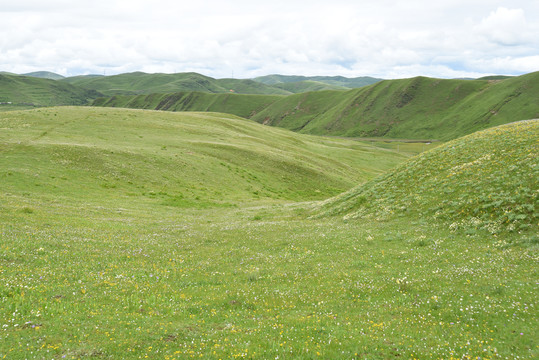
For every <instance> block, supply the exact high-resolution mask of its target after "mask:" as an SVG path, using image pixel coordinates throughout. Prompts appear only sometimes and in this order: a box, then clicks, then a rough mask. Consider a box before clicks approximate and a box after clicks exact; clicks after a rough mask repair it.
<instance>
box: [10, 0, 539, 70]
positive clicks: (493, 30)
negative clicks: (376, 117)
mask: <svg viewBox="0 0 539 360" xmlns="http://www.w3.org/2000/svg"><path fill="white" fill-rule="evenodd" d="M0 35H1V36H0V71H7V72H13V73H17V74H22V73H27V72H32V71H52V72H55V73H58V74H60V75H63V76H75V75H85V74H106V75H114V74H119V73H126V72H133V71H143V72H147V73H157V72H160V73H178V72H191V71H194V72H198V73H201V74H204V75H207V76H211V77H214V78H230V77H234V78H241V79H245V78H253V77H256V76H263V75H269V74H285V75H306V76H314V75H327V76H336V75H340V76H346V77H359V76H372V77H377V78H384V79H397V78H408V77H414V76H430V77H437V78H464V77H473V78H475V77H480V76H485V75H492V74H502V75H521V74H525V73H530V72H534V71H539V0H510V1H505V0H427V1H423V0H406V1H389V0H324V1H320V0H271V1H266V0H264V1H259V0H189V1H184V0H176V1H168V0H151V1H142V0H92V1H88V0H84V1H79V0H47V1H44V0H15V1H14V0H0Z"/></svg>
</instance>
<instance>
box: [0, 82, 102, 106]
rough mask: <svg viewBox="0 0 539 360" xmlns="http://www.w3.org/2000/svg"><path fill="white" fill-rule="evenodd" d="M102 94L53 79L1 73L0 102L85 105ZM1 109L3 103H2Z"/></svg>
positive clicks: (39, 104)
mask: <svg viewBox="0 0 539 360" xmlns="http://www.w3.org/2000/svg"><path fill="white" fill-rule="evenodd" d="M99 96H103V95H102V94H100V93H98V92H96V91H94V90H85V89H81V88H78V87H76V86H73V85H71V84H65V83H62V82H59V81H55V80H51V79H43V78H37V77H31V76H22V75H5V74H4V75H0V103H7V102H11V103H12V104H22V103H24V104H31V105H36V106H51V105H85V104H87V103H88V102H89V101H90V100H93V99H95V98H97V97H99ZM0 110H1V105H0Z"/></svg>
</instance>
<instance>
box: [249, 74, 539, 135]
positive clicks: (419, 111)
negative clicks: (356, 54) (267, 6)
mask: <svg viewBox="0 0 539 360" xmlns="http://www.w3.org/2000/svg"><path fill="white" fill-rule="evenodd" d="M538 92H539V72H537V73H532V74H528V75H523V76H520V77H516V78H511V79H507V80H504V81H499V82H497V81H494V82H492V81H469V80H438V79H430V78H424V77H419V78H413V79H404V80H388V81H382V82H379V83H376V84H374V85H371V86H369V87H365V88H361V89H357V90H351V91H348V92H345V93H340V94H339V96H336V95H335V94H330V93H307V94H298V95H295V96H289V97H286V98H283V99H282V100H280V101H277V102H275V103H273V104H272V105H271V106H270V107H268V108H267V109H265V110H264V111H262V112H259V113H258V114H257V115H256V116H254V117H253V119H254V120H256V121H258V122H261V123H262V122H263V123H266V124H270V125H275V126H280V127H284V128H287V129H292V130H295V131H301V132H305V133H311V134H331V135H342V136H385V137H392V138H413V139H421V138H423V139H440V140H447V139H453V138H457V137H459V136H462V135H465V134H469V133H471V132H473V131H477V130H481V129H484V128H487V127H491V126H496V125H499V124H502V123H507V122H511V121H515V120H524V119H529V118H535V117H537V116H539V107H538V104H537V101H535V100H536V94H537V93H538Z"/></svg>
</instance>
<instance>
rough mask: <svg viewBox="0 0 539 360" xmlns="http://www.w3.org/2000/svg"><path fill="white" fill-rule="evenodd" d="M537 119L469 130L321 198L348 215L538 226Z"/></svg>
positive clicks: (334, 211)
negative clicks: (360, 182)
mask: <svg viewBox="0 0 539 360" xmlns="http://www.w3.org/2000/svg"><path fill="white" fill-rule="evenodd" d="M538 144H539V120H528V121H520V122H515V123H511V124H506V125H502V126H497V127H493V128H490V129H487V130H483V131H479V132H475V133H473V134H470V135H468V136H465V137H462V138H459V139H456V140H453V141H451V142H448V143H446V144H443V145H442V146H439V147H437V148H435V149H433V150H431V151H428V152H425V153H422V154H420V155H418V156H416V157H414V158H412V159H410V160H409V161H407V162H405V163H403V164H401V165H399V166H398V167H397V168H395V169H394V170H392V171H390V172H389V173H387V174H385V175H383V176H381V177H378V178H376V179H375V180H373V181H371V182H370V183H367V184H363V185H360V186H358V187H356V188H354V189H352V190H350V191H348V192H346V193H344V194H341V195H339V196H337V197H335V198H332V199H329V200H327V201H325V202H324V203H322V204H321V205H320V208H319V209H318V211H319V214H323V215H339V216H344V217H345V218H347V219H350V220H354V221H356V220H360V221H365V220H366V219H383V218H386V219H387V218H390V217H406V219H408V221H410V220H411V219H423V220H424V221H425V220H426V219H431V221H433V222H436V221H444V222H447V223H449V224H450V225H449V226H450V228H451V229H453V230H456V229H460V230H466V231H470V232H473V231H475V230H476V229H482V230H486V231H488V232H489V233H491V234H493V235H496V234H499V233H501V232H522V231H525V230H533V231H535V230H537V222H538V220H539V212H538V208H537V205H538V202H539V193H538V189H537V184H538V183H537V179H539V157H538V156H537V154H539V146H538Z"/></svg>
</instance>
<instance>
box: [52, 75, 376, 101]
mask: <svg viewBox="0 0 539 360" xmlns="http://www.w3.org/2000/svg"><path fill="white" fill-rule="evenodd" d="M61 81H63V82H68V83H70V84H72V85H76V86H80V87H83V88H85V89H92V90H97V91H99V92H101V93H103V94H105V95H109V96H113V95H141V94H154V93H173V92H186V91H198V92H207V93H237V94H258V95H290V94H294V93H302V92H308V91H321V90H347V89H352V88H358V87H363V86H366V85H370V84H373V83H375V82H378V81H380V79H375V78H370V77H361V78H345V77H342V76H314V77H305V76H286V75H269V76H266V77H259V78H255V79H214V78H212V77H209V76H204V75H201V74H198V73H193V72H191V73H177V74H147V73H144V72H133V73H126V74H119V75H112V76H99V75H92V76H76V77H69V78H64V79H61Z"/></svg>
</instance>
